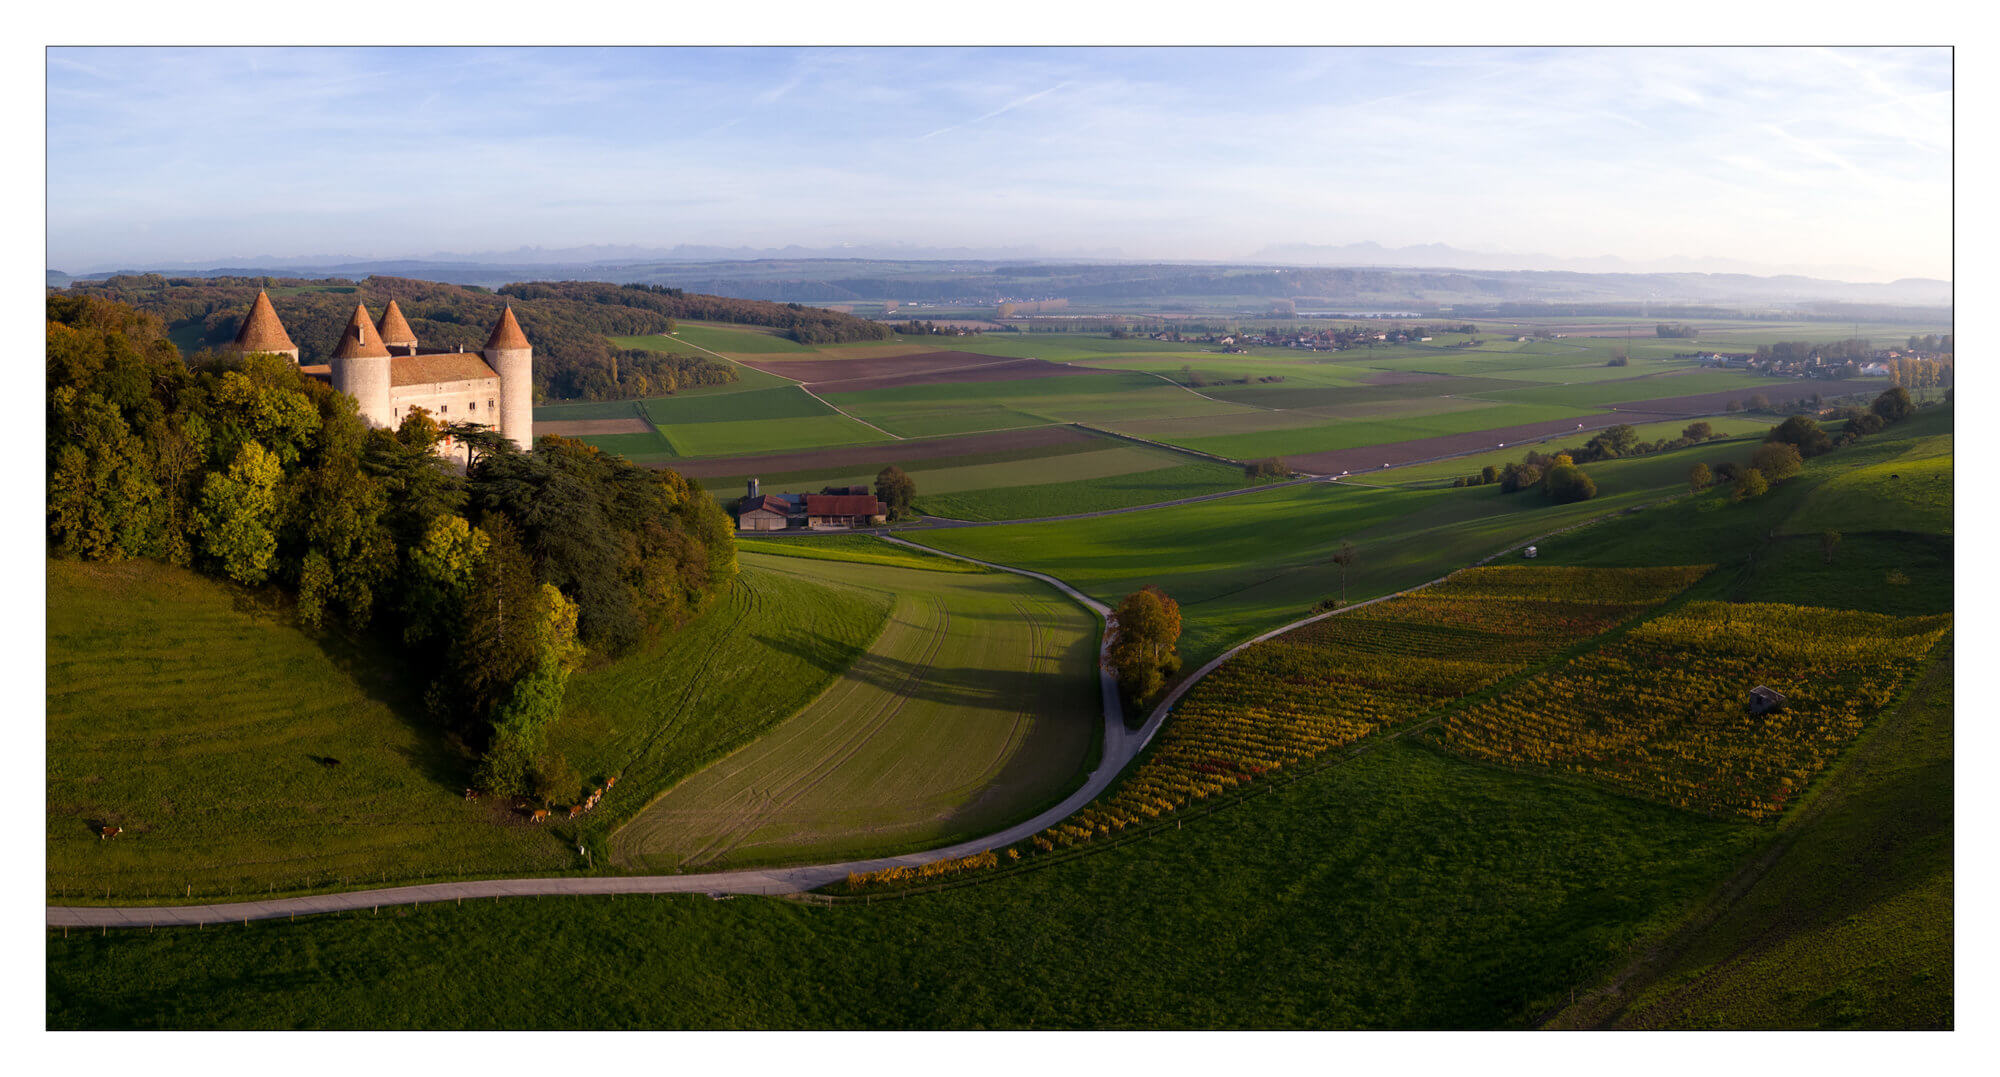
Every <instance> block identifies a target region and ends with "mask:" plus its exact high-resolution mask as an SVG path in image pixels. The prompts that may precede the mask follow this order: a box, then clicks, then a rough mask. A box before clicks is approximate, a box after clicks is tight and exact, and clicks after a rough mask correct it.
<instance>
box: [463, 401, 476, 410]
mask: <svg viewBox="0 0 2000 1077" xmlns="http://www.w3.org/2000/svg"><path fill="white" fill-rule="evenodd" d="M465 410H467V411H478V410H479V401H477V400H468V401H466V402H465Z"/></svg>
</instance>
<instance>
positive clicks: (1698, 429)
mask: <svg viewBox="0 0 2000 1077" xmlns="http://www.w3.org/2000/svg"><path fill="white" fill-rule="evenodd" d="M1681 436H1682V437H1684V438H1686V439H1688V440H1689V441H1707V440H1708V439H1709V438H1712V437H1714V436H1715V427H1713V426H1710V425H1709V424H1708V421H1707V420H1702V421H1701V422H1693V423H1689V424H1687V425H1686V426H1685V427H1682V428H1681Z"/></svg>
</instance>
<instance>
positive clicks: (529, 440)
mask: <svg viewBox="0 0 2000 1077" xmlns="http://www.w3.org/2000/svg"><path fill="white" fill-rule="evenodd" d="M484 355H485V359H486V365H487V366H490V367H492V368H493V372H494V373H495V374H498V375H500V432H501V433H502V434H505V435H507V437H508V438H510V439H512V440H513V442H514V444H516V445H519V446H520V447H521V450H522V451H523V452H526V451H527V450H529V449H531V448H533V447H534V445H535V384H534V380H535V379H534V356H535V349H534V348H533V347H531V346H530V345H529V344H528V338H527V335H526V334H524V333H522V332H521V323H519V322H517V321H515V320H514V308H513V307H511V306H510V307H508V308H507V309H506V310H505V311H504V312H502V313H501V315H500V321H499V323H498V324H496V325H495V326H494V327H493V335H492V336H490V337H487V338H486V349H485V352H484Z"/></svg>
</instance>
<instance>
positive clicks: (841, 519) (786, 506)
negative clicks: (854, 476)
mask: <svg viewBox="0 0 2000 1077" xmlns="http://www.w3.org/2000/svg"><path fill="white" fill-rule="evenodd" d="M888 513H889V507H888V506H887V505H884V504H882V502H881V501H880V500H878V499H877V498H876V497H875V495H874V494H872V493H870V492H869V491H868V487H866V486H829V487H827V488H825V489H824V490H822V491H821V492H819V493H817V494H766V493H759V492H758V489H757V480H756V479H751V480H750V485H749V489H748V490H747V491H746V492H745V495H744V498H743V501H742V503H741V504H739V505H738V506H737V507H736V529H737V530H738V531H784V530H787V529H789V528H793V527H806V528H811V529H813V530H816V531H829V530H839V529H842V528H849V527H868V526H870V525H872V524H879V523H883V522H885V521H886V520H887V519H888Z"/></svg>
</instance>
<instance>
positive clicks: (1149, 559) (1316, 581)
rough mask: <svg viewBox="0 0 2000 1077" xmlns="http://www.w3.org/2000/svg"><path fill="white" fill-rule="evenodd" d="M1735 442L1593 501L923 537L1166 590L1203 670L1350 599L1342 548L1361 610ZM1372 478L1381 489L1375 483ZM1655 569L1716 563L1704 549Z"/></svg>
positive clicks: (1175, 514) (1301, 502) (1363, 509)
mask: <svg viewBox="0 0 2000 1077" xmlns="http://www.w3.org/2000/svg"><path fill="white" fill-rule="evenodd" d="M1749 451H1750V446H1749V445H1747V444H1744V443H1735V442H1732V443H1722V444H1717V445H1713V446H1697V447H1693V448H1689V449H1682V450H1678V451H1675V452H1667V453H1658V454H1654V455H1650V456H1637V457H1628V458H1625V459H1622V460H1613V461H1607V462H1604V463H1600V464H1593V465H1591V467H1590V468H1589V469H1588V470H1589V473H1590V475H1591V476H1592V478H1593V479H1594V480H1595V481H1596V483H1597V486H1598V495H1597V497H1596V498H1594V499H1592V500H1590V501H1584V502H1578V503H1575V504H1570V505H1557V504H1552V503H1550V502H1549V501H1548V500H1546V499H1545V498H1542V497H1541V496H1540V495H1538V494H1537V493H1535V492H1533V491H1528V492H1524V493H1516V494H1503V493H1501V492H1500V488H1499V487H1498V486H1484V487H1476V488H1472V489H1464V490H1454V489H1451V488H1449V487H1446V488H1442V489H1439V488H1427V489H1426V488H1393V487H1376V486H1373V485H1361V484H1360V481H1356V482H1340V483H1312V484H1306V485H1300V486H1291V487H1285V488H1281V489H1276V490H1270V491H1265V492H1259V493H1249V494H1243V495H1241V496H1238V497H1231V498H1225V499H1221V500H1217V501H1209V502H1203V503H1197V504H1193V505H1181V506H1172V507H1167V508H1157V509H1143V510H1139V511H1136V512H1130V513H1123V514H1120V515H1116V516H1107V517H1100V518H1096V519H1085V520H1064V521H1051V522H1047V523H1022V524H1001V525H996V526H992V527H980V528H964V529H953V530H937V531H928V532H924V533H922V534H921V535H909V536H906V537H912V538H916V539H918V540H919V541H922V542H924V543H926V544H929V545H933V546H937V547H938V548H940V549H944V550H948V551H950V552H952V553H959V554H964V555H966V556H969V557H976V558H979V559H980V560H985V561H996V562H999V563H1001V564H1009V565H1018V566H1021V567H1025V568H1032V569H1034V570H1036V571H1039V572H1047V573H1049V574H1050V575H1053V576H1055V577H1057V578H1058V579H1062V580H1065V581H1067V582H1068V583H1069V584H1070V585H1071V586H1074V587H1076V588H1078V589H1079V590H1081V591H1083V592H1085V593H1086V594H1089V595H1090V596H1091V597H1093V598H1096V599H1098V600H1099V601H1102V602H1105V603H1107V604H1113V605H1115V604H1116V603H1117V602H1118V601H1119V600H1120V599H1122V598H1123V597H1124V596H1125V595H1127V594H1129V593H1130V592H1132V591H1135V590H1138V589H1139V588H1141V587H1144V586H1147V585H1157V586H1159V587H1161V588H1163V589H1164V590H1165V591H1166V592H1167V593H1168V594H1169V595H1172V596H1173V597H1174V599H1175V601H1176V602H1178V603H1180V606H1181V617H1182V636H1181V643H1180V653H1181V654H1182V655H1183V656H1184V657H1185V658H1186V660H1187V665H1188V668H1190V669H1192V668H1194V667H1196V666H1198V665H1200V664H1201V663H1202V662H1205V661H1207V660H1208V659H1210V658H1213V657H1214V656H1215V655H1217V654H1219V653H1221V652H1222V651H1223V650H1225V649H1227V648H1228V647H1229V646H1230V645H1232V644H1234V643H1236V642H1238V641H1240V640H1243V639H1247V638H1249V637H1250V636H1253V635H1256V634H1257V633H1258V632H1261V631H1264V630H1266V629H1269V628H1273V627H1275V626H1277V625H1280V624H1283V623H1285V622H1286V621H1289V620H1293V619H1295V618H1298V617H1302V616H1304V615H1305V614H1306V612H1307V610H1308V608H1309V607H1310V606H1311V605H1312V604H1313V603H1314V602H1317V601H1319V600H1320V599H1323V598H1328V597H1332V596H1338V595H1340V594H1341V593H1342V590H1343V586H1342V570H1341V569H1340V568H1339V567H1338V566H1336V565H1333V564H1331V563H1330V562H1329V561H1328V560H1327V559H1328V557H1329V555H1331V554H1332V553H1333V552H1334V550H1335V549H1336V548H1337V547H1339V545H1340V544H1341V543H1342V542H1352V543H1354V545H1355V546H1356V547H1357V549H1358V550H1359V554H1360V555H1359V558H1358V560H1356V562H1355V563H1354V565H1353V566H1352V567H1350V568H1349V569H1348V570H1347V571H1346V573H1345V575H1346V586H1345V591H1346V594H1347V597H1348V598H1349V599H1351V600H1353V601H1360V600H1362V599H1366V598H1374V597H1377V596H1380V595H1384V594H1388V593H1390V592H1392V591H1399V590H1402V589H1404V588H1407V587H1412V586H1415V585H1416V584H1419V583H1423V582H1426V581H1428V580H1432V579H1435V578H1437V577H1440V576H1443V575H1445V574H1447V573H1449V572H1451V571H1452V570H1453V569H1456V568H1459V567H1462V566H1464V565H1466V564H1468V563H1470V562H1473V561H1476V560H1479V559H1481V558H1484V557H1487V556H1490V555H1492V554H1495V553H1497V552H1499V551H1500V550H1503V549H1505V548H1507V547H1508V546H1509V545H1512V544H1514V543H1518V542H1522V541H1525V540H1528V539H1532V538H1535V537H1536V536H1539V535H1544V534H1547V533H1548V532H1550V531H1554V530H1557V529H1560V528H1564V527H1569V526H1572V525H1574V524H1577V523H1581V522H1583V521H1585V520H1588V519H1590V518H1592V517H1595V516H1599V515H1606V514H1611V513H1616V512H1618V511H1621V510H1624V509H1629V508H1633V507H1636V506H1638V505H1641V504H1643V503H1645V502H1648V501H1653V500H1658V499H1661V498H1667V497H1673V496H1678V495H1681V494H1684V493H1685V492H1686V490H1687V485H1686V475H1687V469H1688V467H1689V466H1690V465H1692V464H1693V463H1694V462H1695V461H1697V460H1701V461H1706V462H1708V463H1710V464H1716V463H1720V462H1722V461H1724V460H1736V461H1739V462H1740V461H1742V460H1746V459H1748V456H1749ZM1365 481H1368V482H1371V483H1372V481H1373V477H1372V476H1369V477H1368V478H1367V479H1366V480H1365ZM1639 563H1641V564H1701V563H1707V562H1706V561H1705V560H1704V558H1703V557H1702V556H1701V555H1700V554H1699V553H1690V554H1688V555H1685V556H1680V557H1674V558H1663V559H1659V560H1654V561H1649V562H1639Z"/></svg>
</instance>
